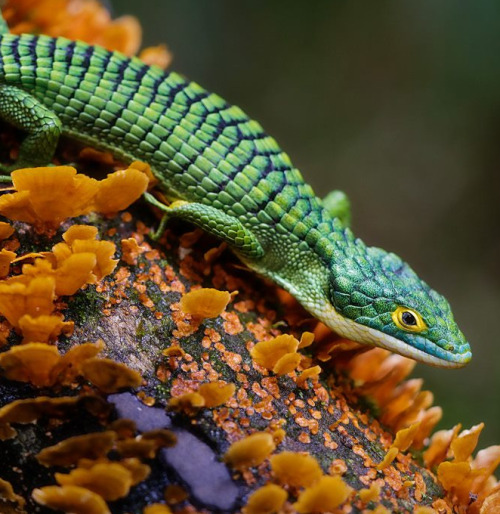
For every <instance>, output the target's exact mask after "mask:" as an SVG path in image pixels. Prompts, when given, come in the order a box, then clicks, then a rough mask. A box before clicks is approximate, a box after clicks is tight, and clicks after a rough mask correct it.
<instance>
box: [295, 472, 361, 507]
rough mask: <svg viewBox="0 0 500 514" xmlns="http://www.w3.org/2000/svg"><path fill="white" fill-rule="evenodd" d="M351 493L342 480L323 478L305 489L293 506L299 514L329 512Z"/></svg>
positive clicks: (338, 478)
mask: <svg viewBox="0 0 500 514" xmlns="http://www.w3.org/2000/svg"><path fill="white" fill-rule="evenodd" d="M351 492H352V489H351V488H350V487H349V486H348V485H347V484H346V483H345V482H344V481H343V480H342V478H340V477H338V476H336V477H330V476H324V477H322V478H320V480H319V481H318V482H317V483H316V484H314V485H313V486H311V487H308V488H307V489H305V490H304V491H303V492H302V493H301V494H300V495H299V497H298V500H297V502H296V503H294V505H293V506H294V508H295V510H296V511H297V512H298V513H299V514H308V513H312V512H329V511H333V510H334V509H336V508H337V507H338V506H339V505H341V504H342V503H344V502H345V501H346V500H347V498H348V497H349V495H350V494H351Z"/></svg>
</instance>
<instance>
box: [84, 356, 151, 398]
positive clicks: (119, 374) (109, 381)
mask: <svg viewBox="0 0 500 514" xmlns="http://www.w3.org/2000/svg"><path fill="white" fill-rule="evenodd" d="M81 373H82V376H83V377H85V378H86V379H87V380H88V381H89V382H91V383H92V384H93V385H95V386H96V387H97V388H99V389H100V390H101V391H102V392H103V393H106V394H110V393H115V392H116V391H119V390H120V389H123V388H126V387H131V388H135V387H139V386H140V385H141V382H142V377H141V375H140V373H138V372H137V371H135V370H132V369H130V368H129V367H128V366H126V365H125V364H122V363H121V362H116V361H114V360H111V359H99V358H97V357H92V358H90V359H87V360H85V361H84V362H83V363H82V365H81Z"/></svg>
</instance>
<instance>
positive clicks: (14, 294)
mask: <svg viewBox="0 0 500 514" xmlns="http://www.w3.org/2000/svg"><path fill="white" fill-rule="evenodd" d="M14 279H17V280H14ZM54 299H55V281H54V279H53V278H52V277H35V278H31V277H24V278H23V277H19V278H18V277H12V278H10V279H7V280H4V281H3V282H2V283H0V313H1V314H2V316H4V317H5V318H7V320H8V322H9V323H10V324H11V325H12V326H14V327H18V326H19V318H20V317H21V316H24V315H25V314H30V315H31V316H42V315H50V314H52V312H53V311H54Z"/></svg>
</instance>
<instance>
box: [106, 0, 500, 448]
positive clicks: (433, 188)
mask: <svg viewBox="0 0 500 514" xmlns="http://www.w3.org/2000/svg"><path fill="white" fill-rule="evenodd" d="M114 8H115V14H117V15H118V14H124V13H131V14H135V15H136V16H137V17H138V18H139V19H140V21H141V22H142V25H143V27H144V43H145V44H146V45H149V44H157V43H159V42H166V43H167V44H168V45H169V47H170V49H171V50H172V52H173V54H174V62H173V66H172V68H173V69H175V70H177V71H179V72H182V73H184V74H185V75H187V76H189V77H190V78H192V79H193V80H196V81H197V82H199V83H200V84H201V85H203V86H204V87H206V88H207V89H209V90H212V91H215V92H217V93H218V94H220V95H221V96H223V97H224V98H226V100H228V101H230V102H231V103H235V104H237V105H239V106H240V107H242V108H243V109H244V110H245V111H246V112H247V113H248V114H249V115H250V116H251V117H253V118H255V119H257V120H258V121H259V122H261V124H262V125H263V126H264V127H265V128H266V130H267V131H268V132H269V133H270V134H272V135H273V136H274V137H275V138H276V139H277V140H278V141H279V142H280V144H281V146H282V147H283V148H284V149H285V150H286V151H287V152H288V153H289V154H290V156H291V157H292V159H293V161H294V163H295V164H296V166H297V167H299V168H300V169H301V170H302V172H303V174H304V176H305V178H306V180H308V181H309V182H310V183H311V184H312V185H313V187H314V188H315V190H316V192H317V193H318V194H319V195H320V196H323V195H324V194H326V193H327V192H328V191H329V190H331V189H335V188H339V189H343V190H344V191H346V192H347V193H348V195H349V197H350V198H351V201H352V207H353V217H354V231H355V233H356V234H357V235H358V236H360V237H361V238H362V239H363V240H364V241H365V242H366V243H368V244H371V245H375V246H380V247H382V248H384V249H386V250H391V251H394V252H396V253H398V254H399V255H400V256H402V257H403V258H405V259H406V260H407V261H408V262H409V263H410V264H411V265H412V266H413V267H414V269H416V271H417V272H418V273H419V274H420V275H421V276H423V277H424V278H425V279H426V280H427V281H428V282H429V283H430V284H431V285H432V286H433V287H434V288H435V289H437V290H438V291H440V292H442V293H444V294H445V295H446V296H447V297H448V299H449V300H450V302H451V304H452V306H453V308H454V312H455V317H456V318H457V319H458V321H459V323H460V325H461V327H462V330H463V331H464V332H465V334H466V336H467V337H468V338H469V340H470V342H471V345H472V349H473V360H472V362H471V364H470V365H469V366H468V367H466V368H465V369H462V370H446V369H434V368H429V367H427V366H425V365H421V364H419V365H418V366H417V368H416V370H415V372H414V373H413V375H414V376H417V377H423V378H425V388H427V389H430V390H431V391H433V392H434V394H435V404H436V405H441V406H442V407H443V409H444V416H443V420H442V422H441V423H440V425H439V427H447V428H450V427H451V426H453V425H454V424H456V423H457V422H462V423H463V425H464V427H466V428H469V427H470V426H471V425H473V424H477V423H479V422H481V421H485V422H486V428H485V430H484V432H483V435H482V436H481V439H480V444H479V446H481V447H485V446H487V445H490V444H500V359H499V356H500V335H499V334H500V294H499V293H500V169H499V168H500V30H499V27H500V2H498V1H497V0H490V1H487V0H486V1H483V0H481V1H478V2H455V1H452V0H441V1H439V2H436V1H435V0H419V1H418V2H415V1H410V0H393V1H379V2H372V1H369V0H365V1H358V2H356V1H354V2H348V1H314V2H290V1H288V2H285V1H277V0H276V1H270V0H267V1H265V0H253V1H252V2H235V1H234V0H210V1H207V0H182V1H180V0H177V1H174V0H148V1H147V2H146V1H145V2H138V1H137V0H115V2H114ZM497 322H499V323H498V324H497Z"/></svg>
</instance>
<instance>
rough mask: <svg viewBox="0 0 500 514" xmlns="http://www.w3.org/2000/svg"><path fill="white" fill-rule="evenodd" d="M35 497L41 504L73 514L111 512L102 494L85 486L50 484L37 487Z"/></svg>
mask: <svg viewBox="0 0 500 514" xmlns="http://www.w3.org/2000/svg"><path fill="white" fill-rule="evenodd" d="M32 495H33V499H34V500H35V501H36V502H37V503H39V504H40V505H44V506H46V507H49V508H51V509H54V510H62V511H64V512H71V513H73V514H111V512H110V510H109V509H108V506H107V505H106V502H105V501H104V500H103V498H102V497H101V496H99V495H98V494H96V493H93V492H92V491H89V490H88V489H86V488H84V487H78V486H74V485H65V486H62V487H58V486H56V485H50V486H47V487H41V488H40V489H35V490H34V491H33V493H32Z"/></svg>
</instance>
